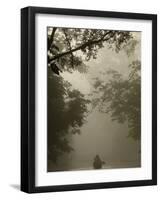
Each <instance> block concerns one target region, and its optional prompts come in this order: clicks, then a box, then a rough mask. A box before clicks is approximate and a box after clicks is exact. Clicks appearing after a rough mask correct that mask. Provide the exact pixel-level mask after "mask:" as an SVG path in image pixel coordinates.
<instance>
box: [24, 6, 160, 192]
mask: <svg viewBox="0 0 161 200" xmlns="http://www.w3.org/2000/svg"><path fill="white" fill-rule="evenodd" d="M156 184H157V16H156V15H154V14H138V13H122V12H107V11H92V10H74V9H60V8H42V7H27V8H23V9H22V10H21V190H22V191H24V192H28V193H35V192H52V191H67V190H84V189H99V188H115V187H129V186H146V185H156Z"/></svg>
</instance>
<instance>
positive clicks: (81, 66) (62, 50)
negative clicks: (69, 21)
mask: <svg viewBox="0 0 161 200" xmlns="http://www.w3.org/2000/svg"><path fill="white" fill-rule="evenodd" d="M131 38H132V34H131V33H130V32H128V31H112V30H99V29H79V28H53V27H50V28H48V66H49V67H51V68H52V70H53V71H54V69H55V68H56V67H58V72H59V71H62V70H66V71H70V72H71V71H72V70H80V71H81V72H82V71H85V70H86V69H87V68H86V65H85V61H89V60H90V59H91V58H93V59H96V58H97V54H98V51H99V49H101V48H103V47H104V44H105V43H106V44H107V45H108V48H112V49H113V50H115V51H116V52H118V51H119V50H120V49H121V48H122V47H123V46H125V45H126V43H127V42H128V41H129V39H131ZM55 65H56V66H55ZM58 65H59V66H58ZM54 73H56V74H59V73H57V71H56V72H55V71H54Z"/></svg>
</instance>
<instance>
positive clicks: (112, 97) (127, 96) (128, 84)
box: [93, 60, 141, 139]
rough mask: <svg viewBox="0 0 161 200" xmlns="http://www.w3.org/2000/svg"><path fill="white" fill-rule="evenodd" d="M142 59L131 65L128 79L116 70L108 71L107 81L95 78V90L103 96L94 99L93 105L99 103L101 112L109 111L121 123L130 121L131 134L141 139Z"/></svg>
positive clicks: (113, 118)
mask: <svg viewBox="0 0 161 200" xmlns="http://www.w3.org/2000/svg"><path fill="white" fill-rule="evenodd" d="M140 67H141V63H140V61H138V60H137V61H133V62H132V64H130V65H129V68H130V73H129V76H128V78H127V79H124V78H123V76H122V75H121V74H120V73H119V72H117V71H115V70H109V71H108V72H107V80H108V81H107V82H103V81H101V80H99V79H96V80H95V85H94V86H95V89H96V91H95V92H98V91H100V92H101V97H97V98H95V99H94V100H93V105H94V106H96V105H99V109H100V111H101V112H105V113H109V114H110V115H111V118H112V120H116V121H118V122H119V123H123V122H125V121H127V122H128V127H129V136H131V137H133V138H134V139H139V138H140V135H141V79H140Z"/></svg>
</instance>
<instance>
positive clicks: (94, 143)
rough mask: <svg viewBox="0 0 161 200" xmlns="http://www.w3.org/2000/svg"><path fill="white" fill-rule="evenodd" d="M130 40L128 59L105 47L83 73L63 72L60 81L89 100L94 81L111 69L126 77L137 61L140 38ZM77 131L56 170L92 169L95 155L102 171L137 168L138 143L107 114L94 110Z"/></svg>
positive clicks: (124, 124)
mask: <svg viewBox="0 0 161 200" xmlns="http://www.w3.org/2000/svg"><path fill="white" fill-rule="evenodd" d="M133 36H134V38H135V39H137V41H138V44H137V45H136V48H135V51H134V52H133V54H132V55H131V56H127V53H126V52H125V51H124V50H121V51H120V52H119V53H116V52H114V51H112V50H111V49H108V48H106V46H105V47H104V48H102V49H101V50H100V51H99V53H98V56H97V59H92V60H90V61H89V62H88V68H89V70H88V72H87V73H79V72H78V71H75V72H73V73H69V72H63V73H62V77H63V78H64V80H67V81H69V82H70V83H71V85H72V87H73V88H74V89H77V90H79V91H80V92H81V93H83V94H84V95H85V97H86V98H90V97H89V94H90V93H91V92H92V90H93V79H94V78H95V77H102V80H104V78H105V77H104V73H105V72H106V71H107V70H108V69H115V70H117V71H119V72H120V73H121V74H122V75H123V76H125V77H126V76H127V74H128V72H129V71H128V70H129V69H128V65H129V64H130V63H131V61H133V60H136V59H140V58H141V53H140V36H141V34H140V33H133ZM80 131H81V134H75V135H72V136H71V138H70V142H71V146H72V147H73V149H74V151H72V152H71V153H69V154H66V155H64V156H62V157H61V158H60V159H59V160H58V163H57V168H58V169H60V170H61V169H70V170H80V169H92V168H93V166H92V163H93V160H94V157H95V156H96V155H99V156H100V158H101V159H102V160H103V161H105V165H104V166H103V168H122V167H123V168H126V167H140V164H141V163H140V150H141V149H140V141H138V140H134V139H133V138H131V137H128V125H127V123H126V122H125V123H118V122H117V121H112V120H111V117H110V115H109V114H107V113H102V112H100V111H99V109H98V108H97V106H96V107H95V108H94V109H93V110H91V111H90V113H89V114H88V115H87V118H86V122H85V123H84V124H83V126H82V127H81V128H80ZM62 166H63V167H62Z"/></svg>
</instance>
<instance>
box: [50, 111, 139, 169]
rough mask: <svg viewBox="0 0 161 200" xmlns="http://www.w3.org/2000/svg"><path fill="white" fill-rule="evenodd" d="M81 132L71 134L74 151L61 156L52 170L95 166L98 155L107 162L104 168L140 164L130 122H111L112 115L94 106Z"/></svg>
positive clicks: (136, 165) (51, 167)
mask: <svg viewBox="0 0 161 200" xmlns="http://www.w3.org/2000/svg"><path fill="white" fill-rule="evenodd" d="M86 121H87V122H86V123H84V125H83V126H82V128H81V134H75V135H72V136H71V138H70V142H71V146H72V147H73V149H74V151H72V152H71V153H65V154H64V155H63V156H61V157H60V158H59V160H58V162H57V164H54V163H51V164H50V168H49V171H67V170H70V171H71V170H88V169H93V160H94V157H95V156H96V155H97V154H98V155H99V156H100V158H101V160H103V161H104V162H105V165H103V168H105V169H108V168H130V167H140V153H139V149H140V142H139V141H135V140H133V139H132V138H130V137H127V136H128V127H127V124H125V123H124V124H119V123H118V122H115V121H111V119H110V116H108V115H107V114H104V113H101V112H99V111H97V109H95V110H94V111H92V112H91V113H90V114H89V116H88V117H87V119H86Z"/></svg>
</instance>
